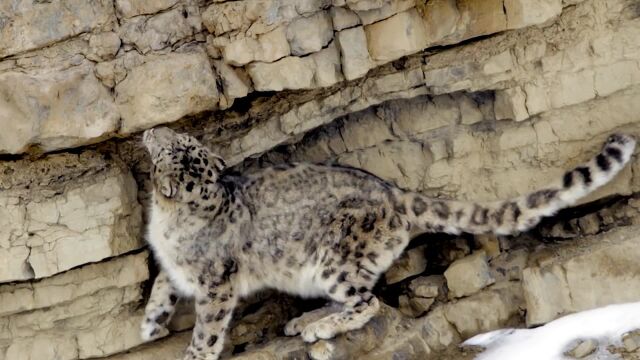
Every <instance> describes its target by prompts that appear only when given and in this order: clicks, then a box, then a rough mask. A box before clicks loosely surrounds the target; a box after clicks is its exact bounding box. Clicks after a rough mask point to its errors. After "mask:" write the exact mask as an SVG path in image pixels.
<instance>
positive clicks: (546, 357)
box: [462, 302, 640, 360]
mask: <svg viewBox="0 0 640 360" xmlns="http://www.w3.org/2000/svg"><path fill="white" fill-rule="evenodd" d="M636 329H640V302H636V303H628V304H620V305H610V306H606V307H602V308H598V309H593V310H588V311H583V312H580V313H576V314H572V315H568V316H565V317H562V318H559V319H557V320H554V321H551V322H549V323H547V324H546V325H544V326H541V327H538V328H535V329H503V330H496V331H492V332H488V333H485V334H480V335H476V336H474V337H472V338H470V339H468V340H467V341H465V342H464V343H463V344H462V345H463V346H481V347H484V348H486V350H485V351H484V352H482V353H481V354H479V355H478V356H477V357H476V360H503V359H519V360H556V359H558V360H561V359H568V357H566V356H565V355H564V354H563V353H564V352H565V351H567V350H568V349H569V348H570V345H571V344H572V343H574V342H575V341H576V340H578V339H596V340H598V342H599V343H600V344H602V345H601V346H600V348H599V349H598V350H597V353H596V354H599V353H601V354H602V356H606V355H605V353H606V354H608V355H609V357H608V358H609V359H611V358H612V357H613V356H614V355H612V354H609V353H608V352H607V351H606V349H605V347H606V346H607V345H610V344H614V345H621V338H622V335H624V334H625V333H627V332H629V331H632V330H636ZM597 358H602V359H604V358H607V357H597ZM615 358H617V357H615Z"/></svg>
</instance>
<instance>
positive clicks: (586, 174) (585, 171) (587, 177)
mask: <svg viewBox="0 0 640 360" xmlns="http://www.w3.org/2000/svg"><path fill="white" fill-rule="evenodd" d="M576 171H577V172H579V173H580V175H581V176H582V180H583V181H584V184H585V185H586V186H589V185H590V184H591V181H592V180H591V170H589V168H588V167H585V166H581V167H578V168H576Z"/></svg>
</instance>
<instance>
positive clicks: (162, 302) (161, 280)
mask: <svg viewBox="0 0 640 360" xmlns="http://www.w3.org/2000/svg"><path fill="white" fill-rule="evenodd" d="M177 302H178V292H177V290H176V289H175V288H174V287H173V285H172V284H171V281H170V280H169V276H168V275H167V273H166V272H165V271H164V270H161V271H160V273H159V274H158V276H157V277H156V280H155V281H154V283H153V288H152V289H151V296H150V297H149V302H148V303H147V306H146V308H145V311H144V312H145V316H144V320H143V321H142V326H141V329H140V330H141V331H140V337H141V338H142V340H144V341H150V340H154V339H158V338H161V337H164V336H166V335H167V334H168V333H169V331H168V330H167V324H169V321H170V320H171V317H172V316H173V313H174V312H175V310H176V303H177Z"/></svg>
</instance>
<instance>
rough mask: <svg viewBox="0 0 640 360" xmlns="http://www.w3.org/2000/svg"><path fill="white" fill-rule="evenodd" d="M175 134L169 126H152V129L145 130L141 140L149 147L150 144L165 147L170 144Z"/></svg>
mask: <svg viewBox="0 0 640 360" xmlns="http://www.w3.org/2000/svg"><path fill="white" fill-rule="evenodd" d="M175 136H176V133H175V132H173V130H171V129H169V128H166V127H161V128H152V129H148V130H146V131H145V132H144V133H143V134H142V141H143V142H144V144H145V145H146V146H147V148H149V149H150V148H151V147H152V146H160V147H165V146H169V145H170V144H171V142H172V141H173V139H174V138H175Z"/></svg>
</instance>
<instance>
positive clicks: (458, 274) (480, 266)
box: [444, 251, 495, 298]
mask: <svg viewBox="0 0 640 360" xmlns="http://www.w3.org/2000/svg"><path fill="white" fill-rule="evenodd" d="M444 277H445V278H446V279H447V287H448V288H449V296H451V297H453V298H459V297H463V296H467V295H472V294H474V293H476V292H478V291H480V290H482V289H483V288H485V287H486V286H489V285H491V284H493V283H494V282H495V279H494V278H493V277H492V276H491V273H490V272H489V264H488V263H487V254H486V253H485V252H484V251H478V252H476V253H474V254H473V255H469V256H467V257H465V258H463V259H460V260H457V261H455V262H454V263H453V264H451V266H449V268H448V269H447V270H446V271H445V272H444Z"/></svg>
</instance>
